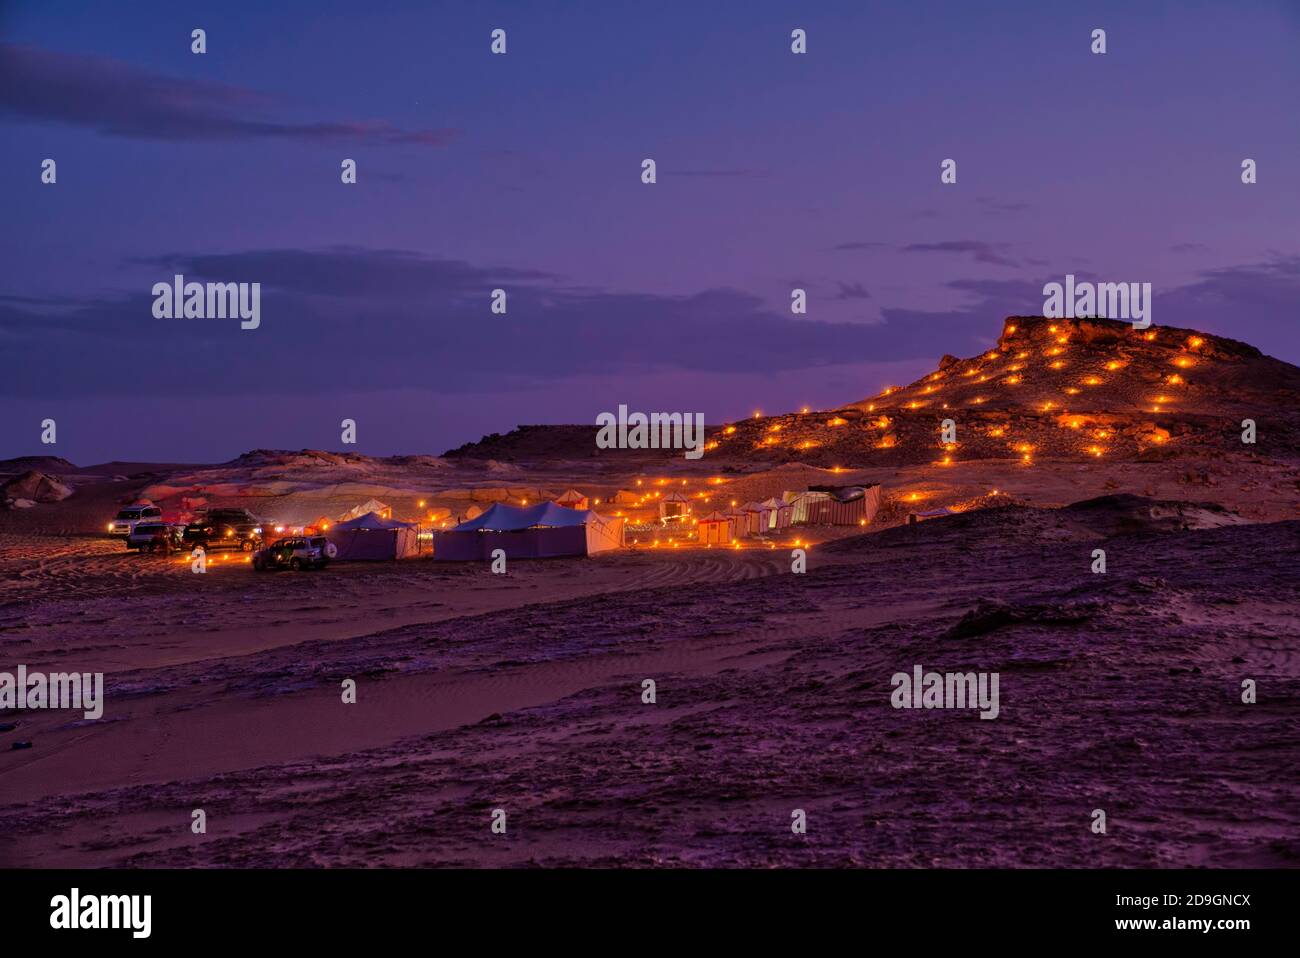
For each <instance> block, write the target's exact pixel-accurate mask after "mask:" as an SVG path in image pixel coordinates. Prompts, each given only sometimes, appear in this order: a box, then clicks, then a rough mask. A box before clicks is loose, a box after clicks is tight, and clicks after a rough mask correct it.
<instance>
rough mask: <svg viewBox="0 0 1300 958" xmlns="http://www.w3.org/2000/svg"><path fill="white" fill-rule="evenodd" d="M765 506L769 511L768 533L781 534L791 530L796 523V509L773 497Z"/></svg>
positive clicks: (765, 502)
mask: <svg viewBox="0 0 1300 958" xmlns="http://www.w3.org/2000/svg"><path fill="white" fill-rule="evenodd" d="M763 505H764V506H766V507H767V509H768V513H767V526H766V531H768V532H779V531H780V530H782V529H788V528H790V526H791V524H792V523H793V522H794V507H793V506H791V505H790V503H788V502H786V501H785V500H783V499H777V498H776V497H775V496H773V497H772V498H771V499H767V500H764V502H763Z"/></svg>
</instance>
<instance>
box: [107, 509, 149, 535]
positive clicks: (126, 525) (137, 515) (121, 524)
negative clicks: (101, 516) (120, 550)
mask: <svg viewBox="0 0 1300 958" xmlns="http://www.w3.org/2000/svg"><path fill="white" fill-rule="evenodd" d="M142 522H162V510H161V509H159V508H158V507H157V506H127V507H126V508H125V509H123V510H122V511H121V512H119V513H118V514H117V518H116V519H114V520H113V521H112V522H110V523H109V524H108V534H109V535H110V536H129V535H130V534H131V533H132V532H134V531H135V527H136V526H138V525H139V524H140V523H142Z"/></svg>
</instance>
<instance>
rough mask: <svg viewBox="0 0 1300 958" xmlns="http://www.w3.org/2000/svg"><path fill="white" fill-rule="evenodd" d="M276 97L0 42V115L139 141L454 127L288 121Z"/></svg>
mask: <svg viewBox="0 0 1300 958" xmlns="http://www.w3.org/2000/svg"><path fill="white" fill-rule="evenodd" d="M274 103H275V101H274V100H273V99H272V98H270V97H267V96H265V95H264V94H260V93H257V92H256V91H252V90H247V89H243V88H241V87H235V86H229V85H226V84H222V83H213V82H211V81H207V80H188V79H184V78H181V77H174V76H167V75H164V74H161V73H153V72H151V71H147V70H142V69H140V68H139V67H136V66H133V65H131V64H129V63H124V62H122V61H120V60H111V59H108V58H105V57H97V56H87V55H83V54H74V53H59V52H55V51H52V50H42V49H39V48H37V47H31V46H23V45H17V44H10V43H0V113H5V114H8V115H10V116H12V117H17V118H19V119H22V120H32V121H37V122H45V123H64V124H68V125H70V126H79V127H83V128H86V129H90V130H94V131H96V132H98V133H101V134H103V135H105V136H117V137H125V138H128V139H141V140H170V141H221V140H261V139H286V140H301V141H305V142H313V143H337V142H361V143H376V144H388V145H416V146H444V145H446V144H447V143H448V142H450V141H451V140H452V139H453V138H454V136H455V135H456V132H455V131H454V130H448V129H426V130H404V129H401V128H399V127H397V126H394V125H393V124H391V123H389V122H386V121H383V120H363V121H358V120H324V121H317V122H310V123H290V122H285V121H282V120H276V119H274V118H271V117H269V116H266V115H259V114H266V113H269V112H270V111H271V110H272V108H273V107H274Z"/></svg>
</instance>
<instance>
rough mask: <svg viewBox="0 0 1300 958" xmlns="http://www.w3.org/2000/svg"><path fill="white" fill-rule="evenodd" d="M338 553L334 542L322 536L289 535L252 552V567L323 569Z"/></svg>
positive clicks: (267, 568) (262, 568)
mask: <svg viewBox="0 0 1300 958" xmlns="http://www.w3.org/2000/svg"><path fill="white" fill-rule="evenodd" d="M337 554H338V550H337V549H336V548H335V546H334V543H332V542H330V541H329V539H326V538H325V537H324V536H289V537H287V538H284V539H276V540H275V542H273V543H271V545H270V546H269V547H268V548H266V549H259V550H258V551H257V552H254V553H253V568H254V569H256V570H258V571H259V572H264V571H267V570H270V569H292V570H293V571H294V572H297V571H299V570H300V569H323V568H325V566H326V565H328V564H329V561H330V560H331V559H333V558H334V556H335V555H337Z"/></svg>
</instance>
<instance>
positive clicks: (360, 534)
mask: <svg viewBox="0 0 1300 958" xmlns="http://www.w3.org/2000/svg"><path fill="white" fill-rule="evenodd" d="M328 538H329V540H330V542H332V543H334V547H335V548H336V549H337V550H338V555H337V556H336V558H338V559H341V560H345V561H346V560H352V561H355V560H370V559H406V558H410V557H411V556H415V555H418V554H419V552H420V535H419V529H418V527H417V526H416V525H415V523H413V522H399V521H398V520H397V519H385V518H384V517H383V516H381V515H379V513H377V512H368V513H366V514H365V515H364V516H357V517H356V518H355V519H349V520H348V521H347V522H340V523H339V524H338V525H336V526H334V527H332V528H331V529H330V530H329V533H328Z"/></svg>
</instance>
